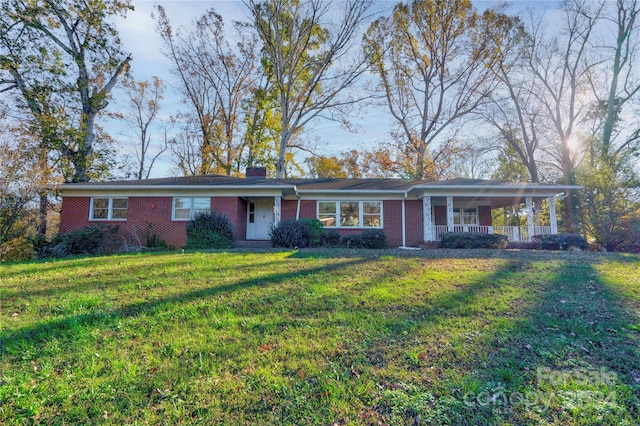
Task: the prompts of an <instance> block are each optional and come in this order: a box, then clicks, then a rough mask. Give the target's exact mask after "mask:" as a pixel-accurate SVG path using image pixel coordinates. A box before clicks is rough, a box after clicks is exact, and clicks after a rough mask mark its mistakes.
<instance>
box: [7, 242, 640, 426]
mask: <svg viewBox="0 0 640 426" xmlns="http://www.w3.org/2000/svg"><path fill="white" fill-rule="evenodd" d="M0 303H1V305H0V327H1V349H0V350H1V359H0V423H2V424H78V423H80V424H96V423H97V424H192V423H200V424H298V425H300V424H319V425H330V424H392V425H410V424H470V425H471V424H474V425H475V424H487V425H489V424H570V425H571V424H576V425H578V424H594V425H595V424H616V425H618V424H637V423H638V422H639V420H640V415H639V410H640V408H639V395H640V349H639V347H638V338H639V333H640V257H638V256H623V255H613V254H590V253H544V252H508V251H485V250H478V251H446V250H434V251H423V252H418V253H413V252H412V253H406V252H399V251H392V250H389V251H366V250H353V251H350V250H342V251H331V250H309V251H275V252H264V253H247V252H212V253H187V254H181V253H152V254H134V255H119V256H107V257H95V258H78V259H70V260H56V261H49V262H28V263H16V264H3V265H0Z"/></svg>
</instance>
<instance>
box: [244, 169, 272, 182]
mask: <svg viewBox="0 0 640 426" xmlns="http://www.w3.org/2000/svg"><path fill="white" fill-rule="evenodd" d="M245 176H246V178H247V179H266V178H267V168H266V167H247V170H245Z"/></svg>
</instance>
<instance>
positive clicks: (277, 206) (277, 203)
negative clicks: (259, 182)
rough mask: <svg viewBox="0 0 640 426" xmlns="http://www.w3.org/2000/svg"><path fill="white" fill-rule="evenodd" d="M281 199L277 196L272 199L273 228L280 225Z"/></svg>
mask: <svg viewBox="0 0 640 426" xmlns="http://www.w3.org/2000/svg"><path fill="white" fill-rule="evenodd" d="M281 200H282V198H281V197H279V196H275V197H273V226H277V225H278V224H279V223H280V217H281V212H282V201H281Z"/></svg>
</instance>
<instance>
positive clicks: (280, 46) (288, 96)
mask: <svg viewBox="0 0 640 426" xmlns="http://www.w3.org/2000/svg"><path fill="white" fill-rule="evenodd" d="M246 5H247V6H248V7H249V10H250V13H251V16H252V18H253V20H254V25H255V28H256V30H257V32H258V35H259V37H260V39H261V40H262V43H263V46H262V52H263V55H264V58H263V63H264V66H265V68H266V72H267V73H268V74H269V75H270V76H271V77H272V79H273V82H274V85H275V90H276V93H277V96H278V107H279V109H280V123H281V125H280V138H279V144H278V162H277V165H276V177H278V178H282V177H284V175H285V171H286V159H287V154H288V153H289V151H290V150H291V148H292V147H294V145H295V142H294V140H295V135H296V134H298V133H299V132H300V131H301V129H303V128H304V127H305V126H306V125H307V124H309V123H310V122H311V121H312V120H314V119H317V118H327V119H330V120H337V121H339V120H340V119H341V118H342V115H343V114H344V108H345V107H348V106H349V105H352V104H353V103H354V102H355V99H353V98H351V99H350V98H347V97H345V96H342V95H344V94H345V92H346V91H347V89H349V88H350V87H352V86H353V85H354V84H355V83H356V81H357V80H358V78H359V77H360V76H361V75H362V73H363V72H364V71H365V70H366V61H365V60H364V59H363V58H359V57H357V56H356V55H355V54H354V52H353V49H351V47H352V46H353V45H354V40H355V39H356V35H357V31H358V30H359V28H360V27H361V25H362V24H363V23H364V22H366V20H367V19H369V15H368V10H369V8H370V6H371V0H345V1H340V2H333V1H328V0H301V1H292V0H267V1H263V2H260V1H255V0H246Z"/></svg>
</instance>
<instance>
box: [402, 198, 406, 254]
mask: <svg viewBox="0 0 640 426" xmlns="http://www.w3.org/2000/svg"><path fill="white" fill-rule="evenodd" d="M406 199H407V192H406V191H405V193H404V197H402V247H401V248H405V247H407V229H406V226H405V217H404V216H405V213H404V202H405V200H406Z"/></svg>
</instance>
